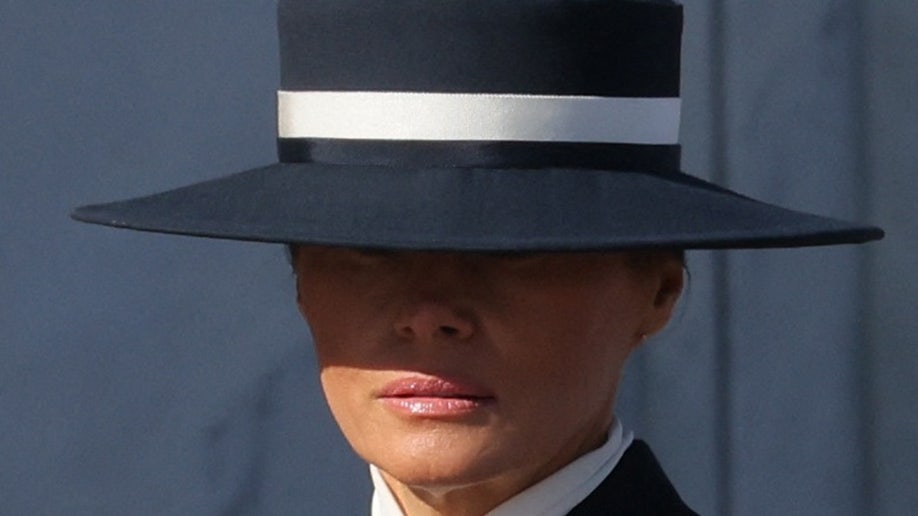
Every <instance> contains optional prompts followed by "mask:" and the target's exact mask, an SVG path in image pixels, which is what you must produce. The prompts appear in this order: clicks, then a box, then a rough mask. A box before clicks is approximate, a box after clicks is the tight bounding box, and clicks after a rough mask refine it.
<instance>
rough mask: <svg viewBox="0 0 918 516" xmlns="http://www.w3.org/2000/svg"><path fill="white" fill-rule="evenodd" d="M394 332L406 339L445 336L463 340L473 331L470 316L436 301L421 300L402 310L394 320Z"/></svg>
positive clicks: (473, 326)
mask: <svg viewBox="0 0 918 516" xmlns="http://www.w3.org/2000/svg"><path fill="white" fill-rule="evenodd" d="M395 332H396V334H397V335H398V336H399V337H402V338H407V339H417V338H420V339H436V338H446V339H454V340H465V339H468V338H470V337H471V336H472V335H473V334H474V332H475V325H474V322H473V321H472V320H471V318H470V317H469V316H467V315H464V314H462V313H460V312H459V311H458V310H457V309H455V308H452V307H450V306H449V305H447V304H445V303H442V302H438V301H423V302H419V303H417V304H415V305H413V306H411V307H406V309H405V310H404V312H403V313H402V315H401V316H400V317H398V319H397V320H396V321H395Z"/></svg>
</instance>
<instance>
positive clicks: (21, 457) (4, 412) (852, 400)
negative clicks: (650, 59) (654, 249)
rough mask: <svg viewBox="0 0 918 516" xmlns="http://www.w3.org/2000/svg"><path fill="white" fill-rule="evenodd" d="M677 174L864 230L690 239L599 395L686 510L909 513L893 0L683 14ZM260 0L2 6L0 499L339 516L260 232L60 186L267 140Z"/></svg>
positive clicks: (916, 465) (900, 111)
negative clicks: (687, 279) (119, 222)
mask: <svg viewBox="0 0 918 516" xmlns="http://www.w3.org/2000/svg"><path fill="white" fill-rule="evenodd" d="M686 17H687V26H686V36H685V52H684V55H685V74H684V88H683V90H684V98H685V113H684V124H683V143H684V146H685V159H684V167H685V169H686V170H688V171H690V172H693V173H695V174H697V175H700V176H703V177H708V178H714V179H716V180H718V181H720V182H722V183H725V184H727V185H729V186H731V187H733V188H736V189H738V190H740V191H742V192H744V193H747V194H750V195H753V196H757V197H760V198H763V199H766V200H770V201H774V202H777V203H780V204H785V205H788V206H791V207H796V208H801V209H807V210H812V211H816V212H820V213H823V214H828V215H834V216H839V217H849V218H859V219H865V220H870V221H873V222H876V223H878V224H880V225H882V226H884V227H885V229H886V230H887V232H888V237H887V240H885V241H883V242H882V243H879V244H873V245H870V246H866V247H859V248H854V247H842V248H826V249H811V250H792V251H756V252H715V253H694V254H692V255H691V256H690V268H691V271H692V272H691V287H690V291H689V293H688V295H687V296H686V298H685V300H684V302H683V304H682V308H681V311H680V314H679V316H678V318H677V320H676V321H674V323H673V324H672V326H671V327H670V329H669V330H667V331H666V332H665V334H664V335H663V336H661V337H659V338H657V339H655V340H654V341H653V342H651V343H650V344H649V345H648V346H647V347H646V349H644V350H643V351H642V352H641V353H640V354H639V355H638V356H637V357H635V359H634V360H633V362H632V363H631V364H630V367H631V368H630V370H629V376H628V377H627V379H626V388H625V390H624V393H623V394H622V398H621V401H620V404H621V405H620V406H621V410H620V413H621V415H622V418H623V419H624V421H625V423H626V425H628V426H630V427H632V428H634V429H635V430H636V432H637V433H638V434H639V435H640V436H643V437H645V438H647V439H648V440H649V441H650V442H651V443H652V444H653V446H654V447H655V449H656V450H657V452H658V455H659V456H660V458H661V461H662V462H663V464H664V467H665V468H666V469H667V470H668V471H669V472H670V474H671V476H672V478H673V480H674V482H675V483H676V485H677V487H678V488H679V489H680V490H681V492H682V493H683V495H684V497H685V498H686V499H687V500H688V501H689V503H690V504H691V505H693V506H694V507H695V508H696V509H697V510H699V511H701V512H702V513H704V514H723V515H727V514H736V515H754V514H832V515H855V514H884V515H886V514H888V515H902V514H909V513H915V511H916V507H918V489H916V488H915V486H918V416H916V414H918V404H916V403H918V402H916V400H918V386H916V380H915V378H916V376H918V350H916V346H915V340H916V337H915V335H916V334H918V318H916V317H915V314H914V312H915V301H914V300H915V299H916V297H918V281H916V277H918V271H916V266H915V265H916V259H915V256H918V223H916V222H915V221H916V219H918V209H916V200H918V195H916V194H918V182H916V181H915V180H914V178H913V177H912V176H913V174H912V172H913V171H914V170H915V164H914V163H915V160H916V158H918V152H916V150H915V149H916V146H918V125H916V124H915V121H916V120H918V103H916V100H915V97H916V91H918V36H916V33H918V31H916V30H915V29H916V27H918V5H916V4H915V3H914V2H913V0H885V1H883V2H867V1H866V0H865V1H856V0H813V1H808V2H799V1H798V2H793V1H790V0H770V1H768V2H765V1H752V0H748V1H740V0H696V1H692V2H690V3H688V5H687V6H686ZM274 21H275V20H274V2H273V1H272V0H252V1H248V2H221V1H217V0H207V1H196V2H187V1H183V0H182V1H180V0H161V1H159V2H132V1H113V0H96V1H93V2H81V3H77V2H64V1H52V0H43V1H37V0H30V1H25V0H4V1H0V116H2V123H0V464H2V466H0V514H11V515H20V514H22V515H25V514H30V515H31V514H68V515H70V514H72V515H81V514H86V515H121V514H137V515H145V514H180V515H184V514H214V515H243V514H360V513H363V512H365V510H366V504H367V496H368V492H369V488H368V480H367V475H366V471H365V468H364V466H363V465H362V464H360V463H359V461H357V460H356V459H355V458H354V457H353V456H352V455H351V454H350V452H349V451H348V449H347V446H346V444H345V443H344V442H343V440H342V439H341V438H340V436H339V435H338V433H337V430H336V429H335V428H334V425H333V424H332V422H331V421H330V418H329V416H328V415H327V413H326V409H325V405H324V401H323V400H322V399H321V396H320V395H319V392H318V388H317V385H316V378H315V377H316V374H315V365H314V360H313V357H312V354H311V350H310V346H309V337H308V331H307V329H306V328H305V326H304V325H303V323H302V322H301V321H300V320H299V318H298V316H297V314H296V310H295V307H294V303H293V289H292V281H291V277H290V273H289V271H288V268H287V265H286V262H285V258H284V254H283V251H282V249H281V248H279V247H276V246H266V245H253V244H243V243H233V242H219V241H206V240H196V239H191V238H182V237H166V236H159V235H148V234H134V233H131V232H124V231H116V230H110V229H104V228H99V227H92V226H85V225H80V224H76V223H73V222H71V221H69V220H68V212H69V210H70V208H72V207H73V206H75V205H78V204H82V203H87V202H94V201H103V200H111V199H116V198H123V197H128V196H132V195H139V194H143V193H149V192H153V191H156V190H162V189H166V188H170V187H174V186H178V185H181V184H185V183H188V182H191V181H195V180H201V179H206V178H211V177H215V176H219V175H223V174H224V173H227V172H231V171H236V170H242V169H244V168H247V167H252V166H256V165H259V164H264V163H267V162H270V161H272V160H273V159H274V136H273V135H274V112H273V110H274V90H275V88H276V84H277V79H276V77H277V66H278V65H277V57H276V36H275V33H274Z"/></svg>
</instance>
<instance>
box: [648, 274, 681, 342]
mask: <svg viewBox="0 0 918 516" xmlns="http://www.w3.org/2000/svg"><path fill="white" fill-rule="evenodd" d="M653 286H654V289H655V290H654V293H653V301H652V304H651V307H650V308H649V310H648V313H647V318H646V320H645V321H644V324H643V325H642V327H641V336H642V339H641V340H643V338H646V337H648V336H650V335H653V334H655V333H657V332H659V331H660V330H662V329H663V328H664V327H666V325H667V323H669V320H670V319H671V318H672V315H673V310H675V308H676V303H677V302H678V301H679V297H680V296H681V295H682V290H683V288H684V287H685V271H684V270H683V263H682V261H681V260H679V259H677V258H675V257H667V258H666V259H664V260H662V261H661V262H660V263H659V264H658V266H657V270H655V271H654V282H653Z"/></svg>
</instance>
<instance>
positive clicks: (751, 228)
mask: <svg viewBox="0 0 918 516" xmlns="http://www.w3.org/2000/svg"><path fill="white" fill-rule="evenodd" d="M279 28H280V50H281V91H280V92H279V93H278V151H279V158H280V163H277V164H273V165H269V166H265V167H262V168H258V169H254V170H248V171H245V172H241V173H238V174H235V175H231V176H228V177H224V178H221V179H216V180H212V181H207V182H203V183H198V184H194V185H191V186H188V187H185V188H179V189H177V190H172V191H169V192H164V193H160V194H156V195H151V196H149V197H141V198H136V199H130V200H127V201H122V202H115V203H109V204H100V205H93V206H85V207H82V208H79V209H77V210H76V211H75V212H74V214H73V216H74V217H75V218H76V219H78V220H81V221H85V222H91V223H97V224H104V225H108V226H115V227H124V228H130V229H136V230H144V231H155V232H162V233H177V234H183V235H195V236H204V237H214V238H227V239H236V240H252V241H265V242H283V243H303V244H325V245H338V246H357V247H369V248H388V249H418V250H457V251H527V250H559V251H575V250H607V249H608V250H613V249H634V248H685V249H690V248H727V247H730V248H741V247H745V248H749V247H793V246H809V245H824V244H840V243H859V242H865V241H868V240H874V239H878V238H881V237H882V236H883V232H882V231H881V230H880V229H878V228H876V227H871V226H864V225H857V224H852V223H848V222H843V221H839V220H835V219H830V218H825V217H820V216H816V215H811V214H806V213H801V212H797V211H791V210H787V209H783V208H779V207H776V206H772V205H769V204H765V203H762V202H758V201H755V200H753V199H750V198H748V197H744V196H742V195H739V194H737V193H734V192H731V191H729V190H726V189H724V188H721V187H718V186H716V185H713V184H711V183H708V182H705V181H702V180H700V179H697V178H695V177H693V176H690V175H687V174H684V173H682V172H681V171H680V168H679V167H680V165H679V152H680V147H679V143H678V133H679V110H680V100H679V63H680V46H681V45H680V42H681V31H682V10H681V7H680V6H678V5H676V4H673V3H669V2H662V1H645V2H638V1H622V0H619V1H614V0H596V1H572V0H538V1H536V0H533V1H519V0H439V1H436V2H431V1H429V0H399V1H371V0H301V1H296V0H281V2H280V6H279ZM780 173H789V174H790V173H793V171H791V170H786V171H780Z"/></svg>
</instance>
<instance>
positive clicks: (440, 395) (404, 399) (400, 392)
mask: <svg viewBox="0 0 918 516" xmlns="http://www.w3.org/2000/svg"><path fill="white" fill-rule="evenodd" d="M377 399H378V400H379V401H380V402H382V404H383V405H384V406H385V407H386V408H388V409H390V410H392V411H393V412H395V413H397V414H399V415H403V416H409V417H420V418H455V417H461V416H466V415H469V414H472V413H474V412H477V411H479V410H482V409H484V408H486V407H488V406H489V405H492V404H493V403H494V402H495V397H494V395H493V394H492V393H491V392H489V391H488V390H487V389H486V388H484V387H482V386H479V385H476V384H473V383H470V382H463V381H456V380H448V379H444V378H439V377H427V376H410V377H405V378H399V379H397V380H395V381H392V382H389V383H388V384H386V385H385V386H384V387H383V388H382V390H381V391H380V392H379V394H378V395H377Z"/></svg>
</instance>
